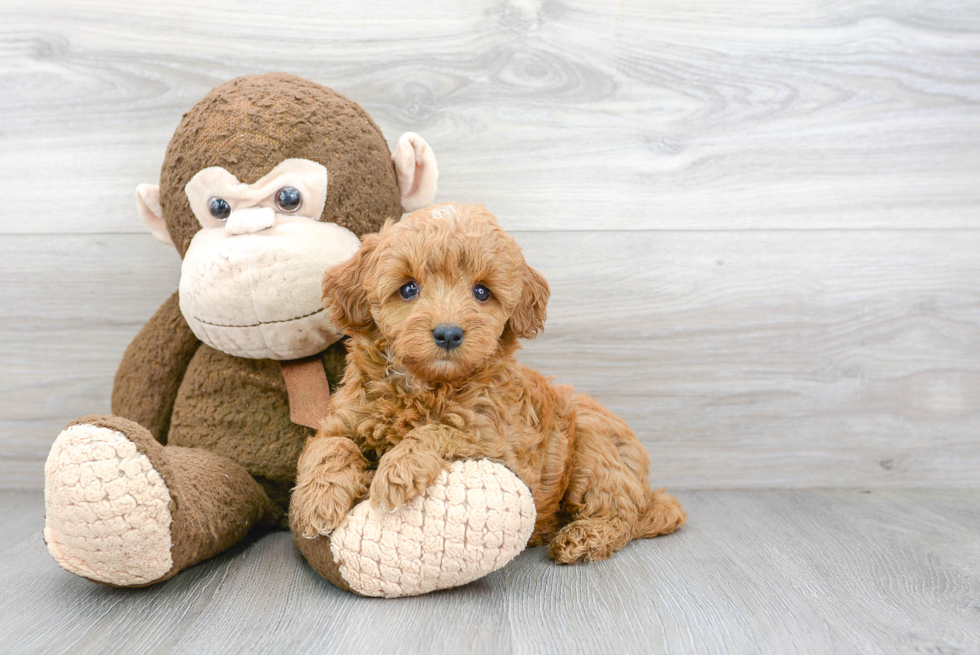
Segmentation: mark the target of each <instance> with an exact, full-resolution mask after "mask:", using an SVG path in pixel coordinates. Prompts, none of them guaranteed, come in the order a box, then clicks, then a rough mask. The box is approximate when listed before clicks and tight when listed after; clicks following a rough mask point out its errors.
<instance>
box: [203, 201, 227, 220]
mask: <svg viewBox="0 0 980 655" xmlns="http://www.w3.org/2000/svg"><path fill="white" fill-rule="evenodd" d="M208 211H209V212H211V215H212V216H214V217H215V218H217V219H218V220H219V221H223V220H225V219H227V218H228V217H229V216H231V205H229V204H228V201H227V200H225V199H224V198H211V199H210V200H208Z"/></svg>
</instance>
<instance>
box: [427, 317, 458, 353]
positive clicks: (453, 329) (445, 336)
mask: <svg viewBox="0 0 980 655" xmlns="http://www.w3.org/2000/svg"><path fill="white" fill-rule="evenodd" d="M464 334H465V333H464V332H463V328H461V327H459V326H458V325H453V324H451V323H443V324H442V325H437V326H436V327H435V329H434V330H432V339H433V340H434V341H435V342H436V345H437V346H439V347H440V348H445V349H446V350H453V349H454V348H459V347H460V346H461V345H462V344H463V335H464Z"/></svg>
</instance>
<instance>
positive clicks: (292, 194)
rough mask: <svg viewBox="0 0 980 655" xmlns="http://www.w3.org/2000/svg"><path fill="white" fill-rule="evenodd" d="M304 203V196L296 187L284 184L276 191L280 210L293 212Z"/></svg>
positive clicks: (277, 204) (277, 205)
mask: <svg viewBox="0 0 980 655" xmlns="http://www.w3.org/2000/svg"><path fill="white" fill-rule="evenodd" d="M302 204H303V196H302V194H300V192H299V189H297V188H296V187H292V186H284V187H283V188H281V189H279V190H278V191H276V207H278V208H279V210H280V211H284V212H286V213H287V214H292V213H293V212H294V211H296V210H297V209H299V208H300V205H302Z"/></svg>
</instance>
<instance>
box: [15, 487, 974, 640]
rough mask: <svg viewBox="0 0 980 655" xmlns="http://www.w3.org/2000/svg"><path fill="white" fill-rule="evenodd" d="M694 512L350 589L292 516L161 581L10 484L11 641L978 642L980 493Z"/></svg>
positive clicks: (780, 500)
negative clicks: (69, 535) (625, 536)
mask: <svg viewBox="0 0 980 655" xmlns="http://www.w3.org/2000/svg"><path fill="white" fill-rule="evenodd" d="M679 495H680V497H681V499H682V501H683V502H684V504H685V506H686V507H687V509H688V510H689V512H690V513H691V521H690V523H689V525H688V526H686V527H684V528H683V529H682V530H681V531H679V532H678V533H676V534H674V535H671V536H668V537H664V538H659V539H653V540H644V541H639V542H634V543H633V544H631V545H630V546H628V547H627V548H626V549H625V550H623V551H621V552H619V553H617V554H616V555H615V556H614V557H613V558H612V559H611V560H609V561H607V562H602V563H597V564H590V565H580V566H572V567H562V566H558V565H555V564H554V563H552V562H550V561H549V560H548V559H547V558H546V556H545V554H544V550H543V549H542V548H537V549H532V550H530V551H528V552H526V553H524V554H522V555H521V556H520V557H518V559H516V560H515V561H514V562H512V563H511V564H509V565H508V566H507V567H505V568H504V569H503V570H501V571H499V572H497V573H495V574H492V575H490V576H488V577H487V578H485V579H483V580H481V581H478V582H476V583H474V584H471V585H468V586H466V587H463V588H460V589H456V590H450V591H447V592H440V593H436V594H431V595H428V596H424V597H420V598H410V599H401V600H377V599H365V598H360V597H356V596H353V595H350V594H347V593H345V592H341V591H339V590H337V589H336V588H334V587H332V586H330V585H329V584H328V583H326V582H324V581H323V580H321V579H319V578H318V577H317V576H316V575H315V574H313V573H312V572H311V571H310V570H309V568H308V567H306V565H305V564H304V563H303V561H302V559H301V558H300V557H299V555H298V553H297V552H296V550H295V548H294V546H293V544H292V542H291V540H290V537H289V535H287V534H285V533H275V534H271V535H267V536H265V537H262V538H261V539H259V540H258V541H257V542H255V543H252V544H249V545H247V546H243V547H239V548H236V549H234V550H233V551H231V552H229V553H226V554H225V555H222V556H220V557H218V558H216V559H214V560H211V561H209V562H207V563H204V564H202V565H199V566H197V567H194V568H193V569H190V570H189V571H186V572H184V573H182V574H181V575H179V576H177V577H176V578H175V579H173V580H171V581H169V582H167V583H164V584H162V585H159V586H156V587H151V588H147V589H142V590H119V589H111V588H106V587H102V586H99V585H95V584H92V583H89V582H86V581H84V580H81V579H79V578H76V577H74V576H72V575H71V574H69V573H66V572H64V571H62V570H61V569H59V568H58V567H57V565H56V564H55V563H54V561H53V560H52V559H51V558H50V557H49V556H48V555H47V552H46V551H45V549H44V546H43V544H42V542H41V539H40V536H39V531H40V528H41V525H42V524H43V519H42V517H41V515H42V513H43V506H42V502H41V497H40V494H39V493H37V492H2V493H0V523H2V524H3V525H5V526H12V528H11V529H10V530H8V531H6V534H5V535H4V538H5V539H7V540H8V541H6V542H0V644H2V645H0V650H2V651H3V652H11V653H14V652H16V653H23V652H40V651H44V652H51V653H62V652H65V653H67V652H72V653H95V652H105V651H106V650H112V651H115V652H132V651H140V652H236V653H259V652H261V653H276V652H302V653H305V652H316V653H324V654H327V653H352V652H353V653H362V652H363V653H373V652H399V653H459V652H475V653H594V652H623V653H627V652H645V653H694V652H697V653H732V652H758V653H786V652H806V653H841V652H861V653H892V652H963V653H967V652H977V651H980V622H978V621H977V615H976V613H977V598H978V596H980V548H978V547H977V538H976V535H977V534H978V531H980V492H977V491H954V490H947V491H928V490H918V491H875V492H868V493H863V492H860V491H842V490H837V491H787V490H784V491H717V492H708V491H700V492H683V493H681V494H679Z"/></svg>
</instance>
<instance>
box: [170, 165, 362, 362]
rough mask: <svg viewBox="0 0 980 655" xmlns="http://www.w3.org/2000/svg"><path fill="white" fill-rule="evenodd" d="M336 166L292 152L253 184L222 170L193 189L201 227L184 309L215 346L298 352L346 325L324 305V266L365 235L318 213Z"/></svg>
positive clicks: (188, 267) (252, 354) (184, 287)
mask: <svg viewBox="0 0 980 655" xmlns="http://www.w3.org/2000/svg"><path fill="white" fill-rule="evenodd" d="M327 187H328V172H327V169H326V167H325V166H323V165H322V164H319V163H317V162H313V161H310V160H308V159H287V160H285V161H283V162H282V163H280V164H279V165H278V166H276V167H274V168H273V169H272V170H271V171H269V173H268V174H267V175H265V176H263V177H262V178H261V179H259V180H258V181H256V182H255V183H254V184H244V183H242V182H239V181H238V179H237V178H235V176H234V175H232V174H231V173H229V172H228V171H226V170H225V169H224V168H221V167H218V166H212V167H209V168H205V169H204V170H202V171H200V172H199V173H197V174H196V175H195V176H194V177H193V178H191V181H190V182H189V183H188V184H187V186H186V187H185V192H186V194H187V199H188V201H189V203H190V206H191V209H192V211H193V212H194V216H195V217H196V218H197V220H198V221H199V222H200V224H201V229H200V231H198V232H197V233H196V234H195V235H194V237H193V239H192V240H191V243H190V247H189V248H188V249H187V252H186V254H185V255H184V263H183V265H182V267H181V276H180V310H181V313H182V314H183V315H184V318H185V319H186V320H187V322H188V324H189V325H190V327H191V330H193V332H194V334H195V335H196V336H197V337H198V338H199V339H200V340H201V341H203V342H205V343H207V344H208V345H210V346H212V347H213V348H216V349H218V350H221V351H223V352H226V353H228V354H231V355H236V356H239V357H249V358H269V359H280V360H281V359H295V358H299V357H306V356H308V355H312V354H315V353H318V352H320V351H322V350H324V349H325V348H326V347H327V346H329V345H330V344H331V343H333V342H335V341H337V340H338V339H339V338H340V336H341V333H340V332H339V331H338V330H337V329H336V328H335V327H334V326H333V324H332V323H331V322H330V318H329V316H328V314H327V312H325V311H324V310H323V307H322V306H321V305H320V303H319V299H320V276H321V275H322V273H323V271H324V270H326V269H328V268H330V267H332V266H335V265H336V264H338V263H340V262H342V261H345V260H346V259H348V258H349V257H350V256H351V255H352V254H354V252H356V251H357V249H358V247H359V246H360V240H359V239H358V238H357V236H356V235H355V234H354V233H353V232H351V231H350V230H348V229H347V228H344V227H341V226H340V225H337V224H336V223H327V222H321V221H320V220H319V218H320V216H321V214H322V212H323V207H324V204H325V202H326V197H327Z"/></svg>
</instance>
